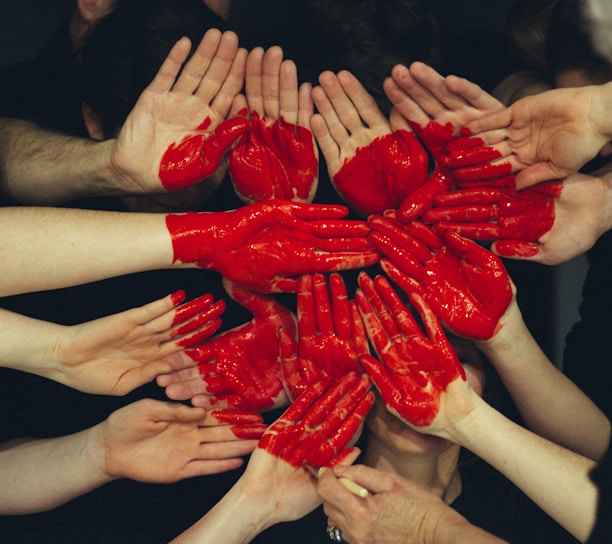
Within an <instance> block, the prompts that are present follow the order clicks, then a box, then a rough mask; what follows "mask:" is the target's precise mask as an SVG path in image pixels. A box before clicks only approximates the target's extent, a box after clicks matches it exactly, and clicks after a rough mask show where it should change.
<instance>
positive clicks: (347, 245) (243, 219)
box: [166, 200, 378, 293]
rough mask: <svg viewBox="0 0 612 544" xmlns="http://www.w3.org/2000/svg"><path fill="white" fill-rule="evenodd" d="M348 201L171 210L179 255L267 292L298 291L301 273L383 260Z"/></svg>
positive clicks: (170, 220) (171, 227) (178, 258)
mask: <svg viewBox="0 0 612 544" xmlns="http://www.w3.org/2000/svg"><path fill="white" fill-rule="evenodd" d="M346 214H347V210H346V208H344V207H343V206H327V205H317V204H303V203H298V202H289V201H285V200H273V201H266V202H259V203H255V204H250V205H247V206H244V207H242V208H240V209H237V210H233V211H230V212H221V213H199V214H198V213H190V214H185V215H178V214H175V215H168V216H167V218H166V223H167V226H168V230H169V232H170V236H171V238H172V245H173V249H174V261H175V262H176V261H180V262H182V263H195V264H196V265H197V266H200V267H202V268H212V269H214V270H217V271H218V272H220V273H221V274H223V276H225V277H226V278H228V279H230V280H231V281H234V282H236V283H238V284H240V285H243V286H244V287H246V288H249V289H252V290H254V291H259V292H263V293H272V292H296V291H297V283H298V278H299V276H301V275H302V274H311V273H313V272H333V271H338V270H347V269H351V268H358V267H362V266H371V265H372V264H374V263H376V262H377V261H378V254H377V253H376V252H375V251H374V250H373V249H372V246H371V245H370V243H369V242H368V240H367V237H366V236H367V234H368V233H369V231H370V228H369V227H368V226H367V224H366V223H363V222H361V221H347V220H344V221H343V220H341V219H342V218H343V217H346Z"/></svg>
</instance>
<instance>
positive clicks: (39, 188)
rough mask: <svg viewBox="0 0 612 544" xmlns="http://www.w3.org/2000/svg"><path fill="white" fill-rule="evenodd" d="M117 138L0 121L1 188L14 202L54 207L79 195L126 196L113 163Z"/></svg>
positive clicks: (10, 120)
mask: <svg viewBox="0 0 612 544" xmlns="http://www.w3.org/2000/svg"><path fill="white" fill-rule="evenodd" d="M114 145H115V140H107V141H104V142H95V141H92V140H87V139H84V138H75V137H71V136H66V135H63V134H58V133H53V132H48V131H46V130H43V129H41V128H38V127H37V126H35V125H33V124H31V123H29V122H27V121H21V120H17V119H7V118H2V119H0V188H1V190H2V192H4V193H5V194H7V195H9V196H10V197H11V198H13V199H14V200H15V201H17V202H20V203H22V204H32V205H57V204H61V203H62V202H67V201H69V200H74V199H77V198H84V197H94V196H112V195H119V194H124V193H125V192H126V190H125V189H122V187H121V185H122V180H121V179H120V177H119V175H118V173H117V172H116V171H115V170H113V168H112V167H111V161H110V157H111V153H112V151H113V146H114Z"/></svg>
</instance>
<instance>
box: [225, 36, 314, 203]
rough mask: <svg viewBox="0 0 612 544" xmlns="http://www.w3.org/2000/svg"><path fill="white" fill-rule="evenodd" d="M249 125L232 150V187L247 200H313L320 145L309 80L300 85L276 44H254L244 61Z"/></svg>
mask: <svg viewBox="0 0 612 544" xmlns="http://www.w3.org/2000/svg"><path fill="white" fill-rule="evenodd" d="M243 101H244V97H243V96H239V97H237V98H236V100H235V101H234V106H233V109H234V110H238V113H241V112H242V113H243V114H244V113H246V112H247V111H248V112H249V114H250V121H249V122H250V130H249V132H248V133H247V134H246V135H245V136H244V137H243V138H242V139H241V140H240V141H239V142H238V145H236V147H235V148H234V149H233V150H232V151H231V152H230V154H229V170H230V175H231V176H232V182H233V183H234V189H235V190H236V193H237V194H238V196H239V197H240V198H242V199H243V200H244V201H245V202H257V201H260V200H268V199H272V198H282V199H284V200H294V201H297V202H312V200H313V199H314V196H315V193H316V191H317V184H318V177H319V157H318V150H317V148H316V146H315V145H314V139H313V136H312V132H311V131H310V117H311V116H312V112H313V104H312V98H311V97H310V84H309V83H304V84H302V85H301V86H300V87H299V89H298V79H297V69H296V66H295V63H294V62H293V61H291V60H285V61H283V51H282V49H281V48H280V47H278V46H274V47H271V48H270V49H268V50H267V51H265V52H264V50H263V49H262V48H261V47H256V48H255V49H253V50H252V51H251V52H250V53H249V55H248V57H247V61H246V101H247V102H248V106H247V105H246V104H242V102H243Z"/></svg>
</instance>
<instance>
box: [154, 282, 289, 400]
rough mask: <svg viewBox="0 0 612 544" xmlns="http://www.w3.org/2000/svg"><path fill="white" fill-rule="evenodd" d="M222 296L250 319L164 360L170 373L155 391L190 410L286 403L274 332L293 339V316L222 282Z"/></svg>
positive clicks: (267, 300) (272, 302) (277, 305)
mask: <svg viewBox="0 0 612 544" xmlns="http://www.w3.org/2000/svg"><path fill="white" fill-rule="evenodd" d="M224 284H225V288H226V290H227V292H228V294H229V295H230V296H231V297H232V298H233V299H234V300H235V301H236V302H238V303H239V304H241V305H243V306H244V307H245V308H247V309H248V310H249V311H250V312H251V313H252V314H253V319H252V320H251V321H249V322H248V323H245V324H244V325H241V326H239V327H236V328H234V329H231V330H229V331H225V332H223V333H221V334H219V335H217V336H215V337H214V338H211V339H209V340H208V341H205V342H202V343H201V344H200V345H198V346H195V347H194V348H193V349H190V350H186V351H184V352H181V353H177V354H175V355H174V356H172V357H170V358H168V360H169V361H170V362H171V363H172V365H173V367H174V371H173V372H172V373H170V374H166V375H163V376H159V377H158V379H157V383H158V385H160V386H161V387H165V388H166V395H167V396H168V397H169V398H171V399H174V400H188V399H191V403H192V404H193V405H194V406H202V407H205V408H209V407H234V408H241V409H247V410H256V411H266V410H272V409H275V408H280V407H283V406H286V405H287V404H288V403H289V400H288V398H287V395H286V394H285V390H284V389H283V383H282V377H281V360H280V344H279V331H280V330H281V329H282V330H284V331H285V334H286V335H287V336H290V337H293V339H294V341H295V336H296V328H297V327H296V322H295V316H294V315H293V314H292V313H291V312H290V311H289V310H287V309H286V308H285V307H283V306H282V305H281V304H280V303H278V302H277V301H276V300H274V299H273V298H271V297H266V296H263V295H260V294H258V293H254V292H252V291H248V290H246V289H244V288H242V287H240V286H239V285H235V284H232V283H231V282H228V281H227V280H224Z"/></svg>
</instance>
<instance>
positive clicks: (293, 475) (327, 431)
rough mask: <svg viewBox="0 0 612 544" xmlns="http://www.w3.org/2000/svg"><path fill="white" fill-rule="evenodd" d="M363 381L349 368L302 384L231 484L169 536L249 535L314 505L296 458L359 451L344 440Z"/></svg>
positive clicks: (360, 416) (348, 457) (314, 461)
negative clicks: (333, 377) (331, 379)
mask: <svg viewBox="0 0 612 544" xmlns="http://www.w3.org/2000/svg"><path fill="white" fill-rule="evenodd" d="M369 389H370V382H369V380H368V378H367V376H365V375H362V376H357V375H355V374H354V373H350V374H347V375H345V376H344V377H343V378H341V379H340V380H338V381H336V382H335V383H332V384H330V385H329V386H325V385H323V384H322V383H319V384H315V385H314V386H312V387H311V388H310V389H308V390H307V391H306V392H304V393H303V394H302V395H301V396H300V397H299V398H298V399H297V400H296V401H295V402H294V403H293V404H292V405H291V407H290V408H288V409H287V411H286V412H285V413H284V414H283V415H282V416H281V417H280V418H279V419H278V420H277V421H276V422H274V423H273V424H272V425H271V426H270V427H269V429H268V430H267V431H266V433H265V434H264V436H263V438H262V439H261V441H260V443H259V446H258V447H257V449H255V451H254V452H253V454H252V455H251V458H250V460H249V463H248V465H247V468H246V470H245V472H244V474H243V475H242V476H241V477H240V479H239V480H238V482H237V483H236V484H235V485H234V486H233V487H232V489H230V491H229V492H228V493H227V494H226V495H225V496H224V497H223V498H222V499H221V501H220V502H219V503H217V505H216V506H214V507H213V508H212V509H211V510H209V512H208V513H207V514H206V515H205V516H204V517H203V518H201V519H200V520H199V521H198V522H196V523H195V524H194V525H193V526H191V527H190V528H189V529H188V530H187V531H185V532H184V533H182V534H181V535H179V536H178V537H177V538H176V539H174V540H173V541H172V542H173V543H174V544H179V543H181V542H196V541H201V540H202V539H205V540H219V541H223V542H224V543H226V544H237V543H242V542H250V541H251V540H252V539H253V538H254V537H255V535H257V534H259V533H261V532H262V531H263V530H265V529H266V528H268V527H270V526H272V525H274V524H276V523H280V522H283V521H292V520H295V519H299V518H301V517H303V516H305V515H306V514H307V513H309V512H310V511H312V510H314V509H315V508H316V507H317V506H318V505H319V504H320V503H321V499H320V498H319V496H318V494H317V492H316V486H315V480H314V479H313V478H312V477H311V476H310V474H309V473H308V472H307V471H306V470H305V469H304V468H303V465H304V463H305V462H308V463H310V464H311V465H314V466H317V467H323V466H325V467H329V466H333V465H336V464H339V463H342V464H349V463H351V462H352V461H354V460H355V458H356V457H357V455H358V453H359V452H358V450H356V449H355V448H351V447H350V446H351V444H352V443H354V441H355V440H356V439H357V437H358V435H359V432H360V429H361V425H362V423H363V420H364V418H365V416H366V414H367V413H368V411H369V409H370V408H371V406H372V403H373V401H374V395H373V393H372V392H370V391H369ZM228 528H229V529H231V530H228ZM198 539H199V540H198Z"/></svg>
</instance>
